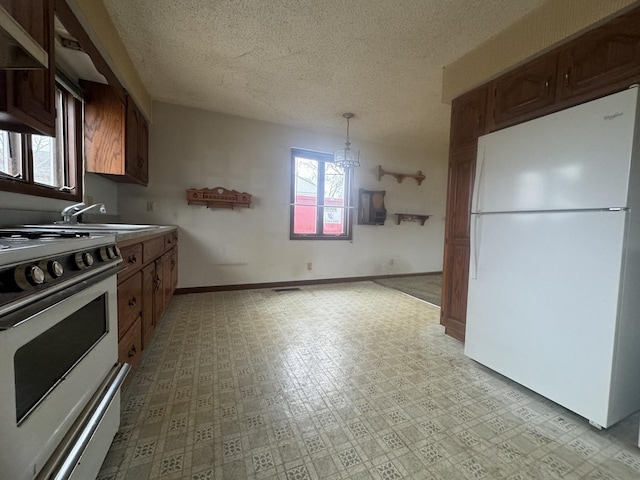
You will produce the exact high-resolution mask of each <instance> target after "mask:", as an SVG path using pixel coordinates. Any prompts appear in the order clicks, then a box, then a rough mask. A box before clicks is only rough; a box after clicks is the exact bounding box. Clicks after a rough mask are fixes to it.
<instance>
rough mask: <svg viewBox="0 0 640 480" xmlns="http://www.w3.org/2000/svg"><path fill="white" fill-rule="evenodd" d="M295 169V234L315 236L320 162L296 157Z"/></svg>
mask: <svg viewBox="0 0 640 480" xmlns="http://www.w3.org/2000/svg"><path fill="white" fill-rule="evenodd" d="M295 167H296V173H295V186H294V188H295V201H294V203H295V207H294V212H293V233H301V234H314V233H316V216H317V212H318V207H317V205H318V162H317V161H315V160H309V159H306V158H300V157H296V163H295ZM307 205H308V206H307Z"/></svg>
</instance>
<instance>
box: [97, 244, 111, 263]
mask: <svg viewBox="0 0 640 480" xmlns="http://www.w3.org/2000/svg"><path fill="white" fill-rule="evenodd" d="M98 257H99V260H100V261H101V262H106V261H107V260H109V259H110V258H111V257H112V255H111V247H100V250H98Z"/></svg>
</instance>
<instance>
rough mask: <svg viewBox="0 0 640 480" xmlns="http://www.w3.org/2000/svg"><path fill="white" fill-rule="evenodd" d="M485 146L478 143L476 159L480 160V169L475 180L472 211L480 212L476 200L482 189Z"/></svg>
mask: <svg viewBox="0 0 640 480" xmlns="http://www.w3.org/2000/svg"><path fill="white" fill-rule="evenodd" d="M480 149H482V155H480ZM485 151H486V147H485V146H484V145H481V144H479V145H478V161H479V162H480V165H479V167H480V171H479V172H478V178H477V181H476V182H475V185H474V189H473V194H474V198H473V201H472V202H471V211H472V212H480V211H481V209H480V205H478V202H479V201H480V190H481V189H482V180H483V177H484V156H485Z"/></svg>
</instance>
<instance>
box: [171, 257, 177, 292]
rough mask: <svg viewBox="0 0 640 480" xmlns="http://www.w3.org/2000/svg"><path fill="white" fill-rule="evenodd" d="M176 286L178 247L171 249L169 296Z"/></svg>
mask: <svg viewBox="0 0 640 480" xmlns="http://www.w3.org/2000/svg"><path fill="white" fill-rule="evenodd" d="M177 287H178V247H174V248H173V250H171V296H172V297H173V293H174V292H175V291H176V288H177Z"/></svg>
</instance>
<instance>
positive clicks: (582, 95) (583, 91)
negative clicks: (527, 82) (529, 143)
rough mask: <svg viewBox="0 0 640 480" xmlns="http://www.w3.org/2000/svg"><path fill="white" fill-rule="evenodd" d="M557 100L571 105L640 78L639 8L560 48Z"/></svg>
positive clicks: (609, 91)
mask: <svg viewBox="0 0 640 480" xmlns="http://www.w3.org/2000/svg"><path fill="white" fill-rule="evenodd" d="M558 73H559V75H558V101H559V102H561V103H563V104H565V103H566V104H567V105H571V104H573V105H575V104H577V103H580V102H582V101H587V100H591V99H593V98H596V97H598V96H602V95H606V94H608V93H611V92H613V91H616V90H620V89H622V88H626V87H627V86H628V85H629V83H633V82H637V81H638V78H639V77H640V8H637V9H635V10H632V11H631V12H629V13H627V14H625V15H622V16H620V17H617V18H614V19H612V20H611V21H609V22H607V23H606V24H605V25H602V26H601V27H598V28H596V29H594V30H591V31H589V32H587V33H586V34H584V35H582V36H580V37H578V38H577V39H575V40H573V41H571V42H569V43H567V44H566V45H565V46H563V47H561V48H560V57H559V70H558Z"/></svg>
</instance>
